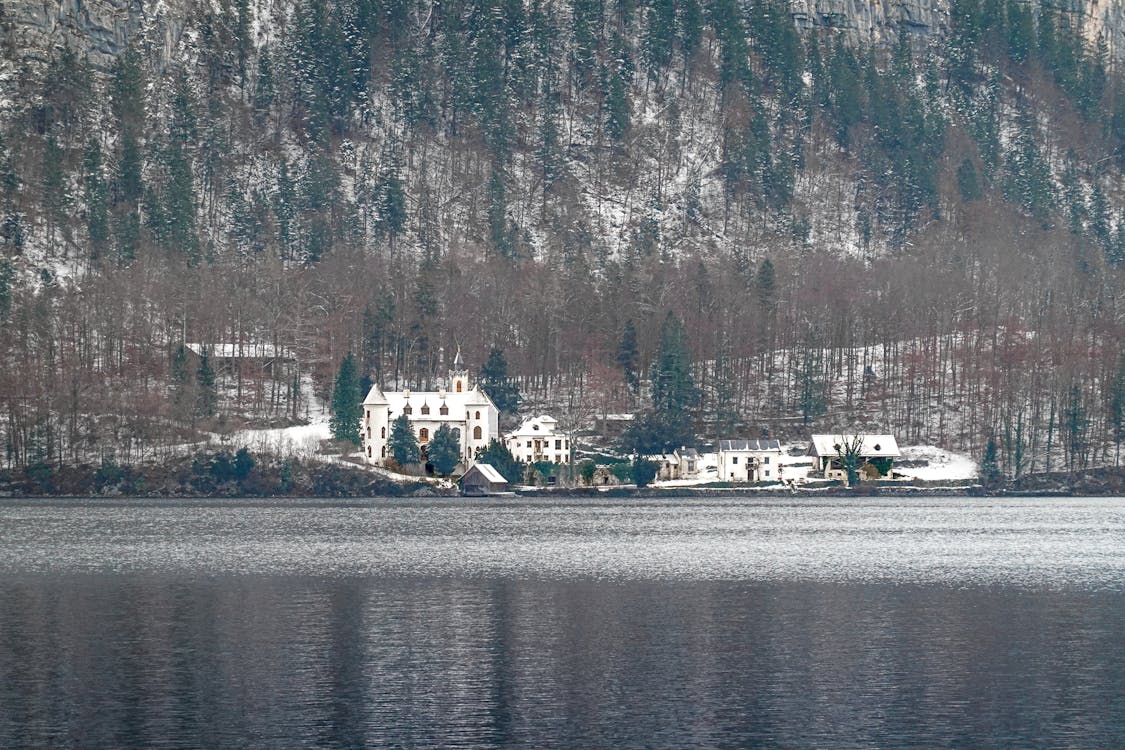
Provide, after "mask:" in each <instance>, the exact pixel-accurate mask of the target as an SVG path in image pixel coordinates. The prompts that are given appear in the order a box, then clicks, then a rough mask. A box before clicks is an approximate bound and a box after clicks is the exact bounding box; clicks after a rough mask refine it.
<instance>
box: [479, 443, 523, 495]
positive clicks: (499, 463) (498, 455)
mask: <svg viewBox="0 0 1125 750" xmlns="http://www.w3.org/2000/svg"><path fill="white" fill-rule="evenodd" d="M476 462H477V463H482V464H488V465H489V466H491V467H492V468H494V469H496V471H498V472H500V475H501V476H502V477H504V478H505V479H507V480H508V481H509V482H511V483H513V484H515V483H516V482H520V481H522V480H523V475H524V469H525V467H524V464H523V462H522V461H518V460H517V459H516V457H515V456H513V455H512V452H511V451H510V450H508V446H507V445H505V444H504V441H503V440H497V439H496V438H492V439H491V440H489V441H488V445H487V446H486V447H485V448H483V449H482V450H480V451H478V452H477V455H476Z"/></svg>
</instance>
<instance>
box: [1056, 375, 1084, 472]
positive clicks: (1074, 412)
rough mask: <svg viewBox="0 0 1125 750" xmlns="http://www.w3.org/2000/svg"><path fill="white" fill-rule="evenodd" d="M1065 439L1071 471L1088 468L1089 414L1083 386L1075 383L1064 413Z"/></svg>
mask: <svg viewBox="0 0 1125 750" xmlns="http://www.w3.org/2000/svg"><path fill="white" fill-rule="evenodd" d="M1064 419H1065V423H1064V424H1063V440H1064V445H1065V447H1066V453H1067V465H1068V467H1069V469H1070V470H1071V471H1075V470H1078V469H1084V468H1086V462H1087V460H1088V458H1089V450H1090V444H1089V435H1088V432H1089V426H1090V425H1089V421H1090V420H1089V415H1088V414H1087V410H1086V403H1085V397H1084V395H1083V393H1082V387H1081V386H1080V385H1078V384H1077V383H1075V384H1074V385H1073V386H1071V388H1070V394H1069V398H1068V399H1067V404H1066V414H1065V415H1064Z"/></svg>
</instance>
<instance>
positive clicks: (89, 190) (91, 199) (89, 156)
mask: <svg viewBox="0 0 1125 750" xmlns="http://www.w3.org/2000/svg"><path fill="white" fill-rule="evenodd" d="M82 191H83V199H84V201H85V203H86V236H87V237H88V238H89V240H90V257H91V259H93V260H97V259H98V258H99V257H101V255H102V253H104V252H105V250H106V247H107V243H108V242H109V186H108V185H107V184H106V180H105V175H104V174H103V166H102V149H101V146H100V145H99V144H98V141H97V139H95V138H91V139H90V141H89V142H88V143H87V144H86V151H85V153H84V154H83V156H82Z"/></svg>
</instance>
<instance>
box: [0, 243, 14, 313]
mask: <svg viewBox="0 0 1125 750" xmlns="http://www.w3.org/2000/svg"><path fill="white" fill-rule="evenodd" d="M15 280H16V270H15V268H13V267H12V263H11V261H9V260H8V259H7V258H0V321H2V320H4V319H5V318H7V317H8V313H9V312H10V311H11V309H12V286H13V284H14V283H15Z"/></svg>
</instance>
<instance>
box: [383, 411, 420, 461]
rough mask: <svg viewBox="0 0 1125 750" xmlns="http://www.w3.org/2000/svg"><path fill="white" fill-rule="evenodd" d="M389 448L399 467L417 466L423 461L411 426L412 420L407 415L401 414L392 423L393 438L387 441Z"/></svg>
mask: <svg viewBox="0 0 1125 750" xmlns="http://www.w3.org/2000/svg"><path fill="white" fill-rule="evenodd" d="M387 448H388V449H389V450H390V453H391V456H393V457H394V460H395V463H397V464H398V465H399V466H406V465H408V464H416V463H418V462H419V461H421V460H422V453H421V451H420V450H419V449H418V438H417V437H416V436H415V435H414V428H412V427H411V426H410V418H409V417H407V416H406V415H405V414H400V415H399V416H397V417H395V420H394V421H393V422H391V436H390V438H388V440H387Z"/></svg>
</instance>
